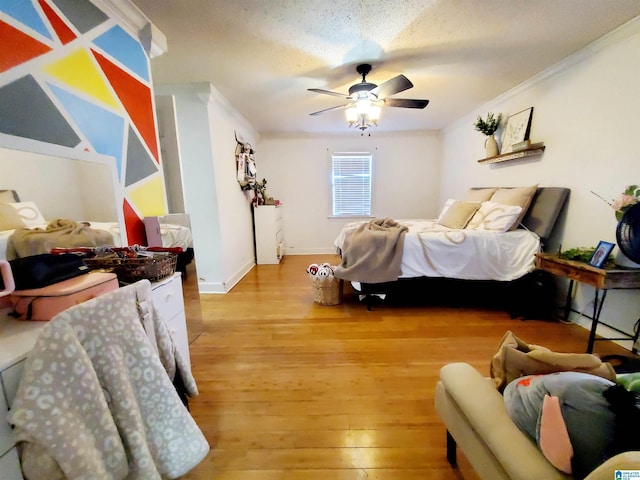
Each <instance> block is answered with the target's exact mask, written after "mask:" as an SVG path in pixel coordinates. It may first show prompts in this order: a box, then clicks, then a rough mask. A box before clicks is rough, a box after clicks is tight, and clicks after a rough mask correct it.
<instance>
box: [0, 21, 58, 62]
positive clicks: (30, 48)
mask: <svg viewBox="0 0 640 480" xmlns="http://www.w3.org/2000/svg"><path fill="white" fill-rule="evenodd" d="M0 38H1V39H2V48H0V72H4V71H6V70H9V69H10V68H13V67H15V66H16V65H20V64H21V63H24V62H26V61H28V60H31V59H32V58H35V57H39V56H40V55H43V54H45V53H47V52H49V51H50V50H51V48H50V47H48V46H47V45H45V44H44V43H41V42H39V41H37V40H35V39H34V38H32V37H30V36H29V35H27V34H25V33H23V32H21V31H20V30H18V29H17V28H14V27H12V26H11V25H9V24H8V23H5V22H3V21H0Z"/></svg>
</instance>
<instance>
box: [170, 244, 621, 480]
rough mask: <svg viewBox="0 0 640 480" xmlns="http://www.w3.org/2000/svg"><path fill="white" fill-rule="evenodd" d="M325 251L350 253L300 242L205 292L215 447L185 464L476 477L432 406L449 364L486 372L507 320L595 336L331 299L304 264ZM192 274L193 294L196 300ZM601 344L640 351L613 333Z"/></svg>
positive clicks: (205, 470)
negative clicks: (293, 251) (278, 258)
mask: <svg viewBox="0 0 640 480" xmlns="http://www.w3.org/2000/svg"><path fill="white" fill-rule="evenodd" d="M322 261H329V262H330V263H332V264H337V263H338V262H339V260H338V258H337V257H336V256H333V255H327V256H322V255H315V256H312V257H305V256H288V257H285V258H284V260H283V262H282V263H281V264H280V265H259V266H256V267H255V268H254V269H253V270H252V271H251V272H249V274H247V275H246V276H245V277H244V278H243V279H242V281H241V282H240V283H239V284H238V285H236V286H235V287H234V288H233V290H232V291H231V292H229V293H228V294H226V295H201V299H200V303H201V307H202V318H201V319H200V318H197V314H196V318H195V321H194V322H193V323H190V325H189V328H190V330H192V331H193V333H192V332H191V331H190V338H191V339H192V340H193V342H192V344H191V360H192V368H193V373H194V376H195V378H196V381H197V383H198V387H199V390H200V395H199V396H197V397H195V398H193V399H191V401H190V408H191V412H192V414H193V417H194V418H195V420H196V422H197V423H198V424H199V426H200V428H201V429H202V431H203V432H204V434H205V436H206V437H207V439H208V441H209V443H210V445H211V451H210V453H209V455H208V456H207V458H206V459H205V460H203V461H202V462H201V463H200V464H199V465H198V466H197V467H196V468H195V469H193V470H192V471H191V472H189V473H188V474H187V475H186V476H184V477H182V478H184V479H198V480H212V479H214V480H256V479H260V480H356V479H357V480H365V479H366V480H369V479H381V480H414V479H430V480H440V479H442V480H445V479H447V480H450V479H452V478H455V479H466V480H471V479H476V478H477V477H476V476H475V474H474V472H473V471H472V469H471V468H470V466H469V464H468V463H467V461H466V460H465V459H464V456H463V455H459V456H460V460H459V461H460V466H459V468H458V469H457V470H453V469H452V468H451V467H450V466H449V465H448V463H447V461H446V459H445V429H444V427H443V425H442V424H441V422H440V420H439V419H438V417H437V415H436V413H435V410H434V406H433V397H434V387H435V384H436V381H437V378H438V371H439V369H440V367H441V366H442V365H444V364H446V363H448V362H454V361H463V362H468V363H470V364H472V365H473V366H475V367H476V368H478V369H479V370H480V371H481V372H483V373H486V374H488V367H489V362H490V359H491V356H492V355H493V354H494V353H495V350H496V349H497V346H498V343H499V341H500V339H501V337H502V335H503V334H504V333H505V331H507V330H511V331H513V332H514V333H515V334H516V335H517V336H519V337H520V338H522V339H523V340H525V341H527V342H529V343H536V344H539V345H544V346H547V347H549V348H551V349H552V350H556V351H559V352H584V351H585V349H586V344H587V337H588V332H587V331H586V330H585V329H584V328H582V327H579V326H577V325H571V324H564V323H560V322H550V321H539V320H527V321H522V320H518V319H515V320H513V319H510V317H509V315H508V314H507V313H505V312H504V311H502V310H499V309H486V308H485V309H479V308H460V307H458V308H455V307H448V306H446V305H441V306H439V305H437V304H436V305H431V306H409V307H400V306H397V305H394V306H384V305H379V306H376V307H374V309H373V310H372V311H367V310H366V308H365V306H364V305H363V304H361V303H359V302H358V301H357V298H356V297H355V295H354V294H353V292H352V290H350V288H349V287H345V298H344V302H343V303H342V304H341V305H337V306H321V305H318V304H315V303H314V301H313V290H312V287H311V282H310V280H309V278H308V277H307V274H306V272H305V269H306V267H307V265H308V264H310V263H312V262H315V263H319V262H322ZM191 288H193V287H189V286H185V298H186V300H187V303H189V302H194V301H196V302H197V295H194V292H193V291H190V289H191ZM190 308H191V309H194V306H193V305H191V306H189V305H187V311H188V312H189V311H190ZM192 311H193V310H192ZM596 351H597V353H600V354H606V353H621V352H622V353H625V354H628V353H629V352H628V351H627V350H624V349H622V348H621V347H619V346H617V345H614V344H612V343H611V342H598V343H596ZM470 394H471V395H472V394H473V392H470Z"/></svg>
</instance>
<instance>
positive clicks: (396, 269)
mask: <svg viewBox="0 0 640 480" xmlns="http://www.w3.org/2000/svg"><path fill="white" fill-rule="evenodd" d="M569 193H570V191H569V189H567V188H563V187H538V186H530V187H508V188H507V187H505V188H484V187H483V188H471V189H469V191H468V193H467V195H466V197H465V198H463V199H460V200H457V199H449V200H447V202H445V204H444V205H443V208H442V210H441V212H440V214H439V215H438V218H434V219H400V220H393V219H382V220H381V219H374V220H371V221H368V222H353V223H350V224H347V225H345V226H344V228H343V229H342V231H341V232H340V234H339V235H338V237H337V238H336V240H335V242H334V244H335V246H336V248H337V250H338V253H339V254H340V255H341V257H342V263H341V265H340V266H339V267H338V268H337V269H336V276H337V277H338V278H341V279H343V280H346V281H350V282H351V283H352V285H353V286H354V288H355V290H356V291H358V292H360V293H361V295H362V298H363V299H364V300H365V301H366V303H367V307H368V308H371V305H372V303H373V301H374V300H377V299H378V298H380V297H384V296H385V295H386V294H388V293H390V292H394V291H398V290H400V289H401V290H414V291H417V292H419V293H420V292H421V293H422V294H423V295H424V290H423V288H422V287H417V288H416V285H423V286H424V285H428V287H426V288H432V286H433V285H435V283H434V282H433V281H431V280H433V279H444V280H447V281H449V282H450V283H451V282H452V281H453V282H454V283H455V285H456V288H458V287H459V285H461V284H462V283H461V282H465V283H468V284H471V283H474V282H475V283H489V284H495V283H496V282H497V283H500V284H502V285H509V284H511V283H513V282H516V281H518V280H520V279H523V278H525V277H527V276H528V275H529V274H531V273H532V272H533V271H534V270H535V254H536V253H538V252H540V251H546V250H547V249H548V248H549V245H550V241H551V240H552V237H554V233H555V231H556V225H557V224H558V218H559V216H560V214H561V212H562V211H563V208H564V206H565V204H566V202H567V200H568V197H569ZM452 209H453V210H452ZM388 231H390V232H391V233H389V232H388ZM359 235H361V236H362V237H363V238H359V237H358V236H359ZM363 239H364V240H363ZM367 242H369V243H367ZM440 285H442V282H440ZM449 286H450V285H449ZM445 290H446V289H445ZM460 291H461V290H460V289H459V288H458V292H460ZM434 292H435V290H434ZM434 292H431V293H434Z"/></svg>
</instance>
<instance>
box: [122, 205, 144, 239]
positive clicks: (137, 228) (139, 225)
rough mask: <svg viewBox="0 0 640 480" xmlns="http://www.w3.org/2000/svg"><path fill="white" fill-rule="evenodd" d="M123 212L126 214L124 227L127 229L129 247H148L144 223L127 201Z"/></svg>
mask: <svg viewBox="0 0 640 480" xmlns="http://www.w3.org/2000/svg"><path fill="white" fill-rule="evenodd" d="M122 211H123V213H124V225H125V227H126V229H127V242H128V244H129V245H146V244H147V234H146V231H145V228H144V222H143V221H142V219H141V218H140V217H139V216H138V214H137V213H136V212H135V210H134V209H133V208H132V207H131V205H130V204H129V202H128V201H127V200H126V199H125V200H124V202H123V207H122Z"/></svg>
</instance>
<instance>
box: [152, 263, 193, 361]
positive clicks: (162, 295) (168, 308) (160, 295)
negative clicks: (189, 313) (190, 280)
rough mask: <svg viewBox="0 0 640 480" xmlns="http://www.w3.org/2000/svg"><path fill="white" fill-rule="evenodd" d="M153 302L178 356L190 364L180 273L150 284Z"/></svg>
mask: <svg viewBox="0 0 640 480" xmlns="http://www.w3.org/2000/svg"><path fill="white" fill-rule="evenodd" d="M151 290H152V292H151V295H152V297H153V303H154V305H155V306H156V307H157V308H158V312H160V315H161V316H162V319H163V320H164V322H165V323H166V325H167V328H168V329H169V332H170V333H171V338H173V342H174V343H175V345H176V349H177V350H178V351H179V352H180V356H181V357H182V358H183V359H184V360H185V361H186V363H187V365H191V357H190V355H189V337H188V335H187V317H186V315H185V311H184V297H183V295H182V274H181V273H180V272H176V273H174V274H173V275H172V276H170V277H167V278H165V279H164V280H160V281H159V282H156V283H152V284H151Z"/></svg>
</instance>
